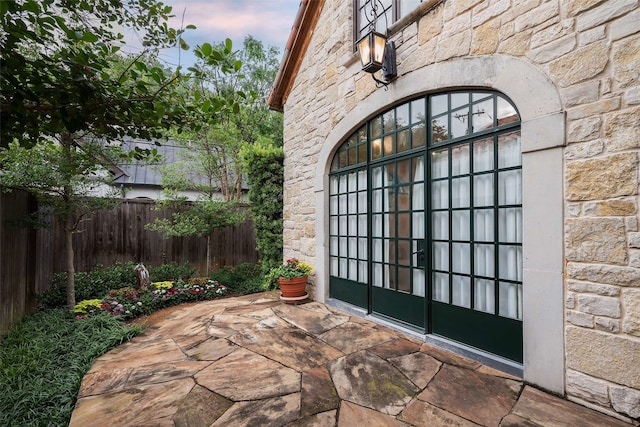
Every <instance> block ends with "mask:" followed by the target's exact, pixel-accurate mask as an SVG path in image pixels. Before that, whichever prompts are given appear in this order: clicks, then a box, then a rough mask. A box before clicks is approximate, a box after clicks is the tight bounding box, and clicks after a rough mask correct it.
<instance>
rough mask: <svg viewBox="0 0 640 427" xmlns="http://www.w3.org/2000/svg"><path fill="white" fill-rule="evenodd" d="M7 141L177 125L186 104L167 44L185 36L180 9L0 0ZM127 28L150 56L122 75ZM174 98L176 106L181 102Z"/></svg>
mask: <svg viewBox="0 0 640 427" xmlns="http://www.w3.org/2000/svg"><path fill="white" fill-rule="evenodd" d="M0 5H1V7H0V28H2V30H3V31H2V37H0V63H1V64H2V65H1V67H0V84H1V89H2V90H1V95H0V107H1V108H0V111H1V116H0V128H1V138H0V141H2V142H3V144H6V143H8V142H10V141H12V140H13V139H14V138H17V139H18V140H19V141H20V143H21V144H24V145H33V144H35V143H37V142H42V141H46V140H48V139H49V138H50V137H53V136H56V135H58V134H63V133H69V134H76V133H82V134H84V135H85V136H89V135H93V136H96V137H99V138H105V139H117V138H122V137H123V136H125V135H128V136H131V137H140V138H145V139H149V138H152V137H159V136H160V132H159V129H161V128H162V127H164V126H166V125H168V124H170V123H171V122H173V121H174V120H178V118H179V117H180V115H181V114H182V110H183V107H182V106H181V104H180V103H178V102H176V99H172V98H175V96H173V95H174V94H173V86H172V85H171V83H172V82H175V81H176V80H179V79H180V78H182V76H181V73H180V72H179V71H177V72H176V73H167V71H166V70H164V69H163V68H162V67H158V66H157V65H155V64H154V58H155V57H157V51H158V49H159V48H163V47H169V46H175V45H176V44H177V43H178V42H179V40H180V39H181V34H182V30H176V29H173V28H171V27H169V26H168V25H167V21H168V19H169V18H170V17H171V16H173V15H171V7H170V6H166V5H164V4H162V3H161V2H158V1H155V0H92V1H91V2H88V1H86V0H46V1H42V0H16V1H2V2H0ZM124 31H135V32H136V33H137V34H139V35H140V36H141V38H142V40H141V41H142V45H143V46H144V49H145V50H144V51H142V53H140V54H139V55H138V56H136V57H132V58H130V59H129V61H128V64H127V66H126V67H125V68H122V69H120V70H119V71H120V72H118V73H116V72H113V69H114V68H117V67H114V66H113V62H118V61H121V60H122V58H124V57H123V56H118V54H119V51H120V49H121V48H122V47H123V46H124V45H125V40H126V38H125V37H124V35H123V34H122V32H124ZM172 101H173V102H172Z"/></svg>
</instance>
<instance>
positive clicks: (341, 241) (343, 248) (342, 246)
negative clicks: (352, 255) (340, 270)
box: [338, 237, 348, 257]
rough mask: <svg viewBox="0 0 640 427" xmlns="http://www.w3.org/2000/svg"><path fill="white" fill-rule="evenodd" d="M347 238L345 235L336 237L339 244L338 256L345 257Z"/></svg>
mask: <svg viewBox="0 0 640 427" xmlns="http://www.w3.org/2000/svg"><path fill="white" fill-rule="evenodd" d="M347 242H348V240H347V238H346V237H339V238H338V245H339V246H340V256H342V257H346V256H347V249H348V246H347Z"/></svg>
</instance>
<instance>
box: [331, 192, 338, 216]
mask: <svg viewBox="0 0 640 427" xmlns="http://www.w3.org/2000/svg"><path fill="white" fill-rule="evenodd" d="M329 213H330V214H331V215H336V214H337V213H338V196H331V197H329Z"/></svg>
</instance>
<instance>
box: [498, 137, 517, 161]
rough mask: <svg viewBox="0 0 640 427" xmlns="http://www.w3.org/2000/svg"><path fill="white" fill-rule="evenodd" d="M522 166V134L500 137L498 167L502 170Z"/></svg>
mask: <svg viewBox="0 0 640 427" xmlns="http://www.w3.org/2000/svg"><path fill="white" fill-rule="evenodd" d="M521 164H522V150H521V148H520V132H514V133H509V134H506V135H500V136H499V137H498V167H499V168H501V169H502V168H509V167H512V166H520V165H521Z"/></svg>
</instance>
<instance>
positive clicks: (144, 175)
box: [114, 140, 183, 186]
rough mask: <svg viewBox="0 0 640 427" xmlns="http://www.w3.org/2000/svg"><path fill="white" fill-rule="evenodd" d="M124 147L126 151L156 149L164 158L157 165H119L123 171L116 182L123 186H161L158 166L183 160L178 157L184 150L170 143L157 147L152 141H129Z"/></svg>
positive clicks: (141, 162)
mask: <svg viewBox="0 0 640 427" xmlns="http://www.w3.org/2000/svg"><path fill="white" fill-rule="evenodd" d="M122 146H123V148H124V149H125V150H126V151H130V150H133V149H135V148H136V147H138V148H141V149H149V150H151V149H156V150H157V151H158V154H160V155H161V156H162V158H161V161H160V162H159V163H156V164H149V163H146V162H143V161H136V160H134V161H133V162H131V163H122V164H119V165H118V168H119V169H120V170H121V171H122V174H121V175H120V176H118V177H117V178H115V179H114V182H115V183H117V184H123V185H155V186H160V179H161V178H162V175H161V174H160V171H159V170H158V166H160V165H167V164H171V163H175V162H177V161H180V160H181V159H180V158H179V157H178V152H179V151H180V150H182V149H183V148H182V147H180V146H178V145H175V144H172V143H171V142H170V141H168V142H165V143H163V144H162V145H160V146H157V145H155V144H154V143H153V142H151V141H145V140H127V141H123V142H122Z"/></svg>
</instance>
